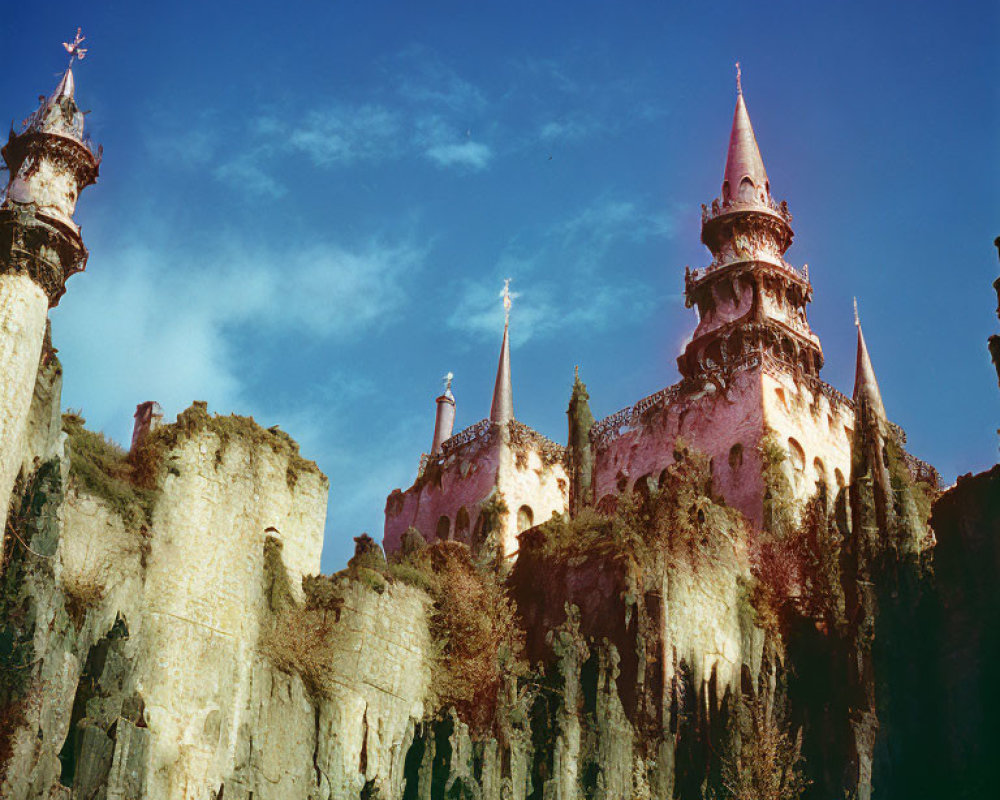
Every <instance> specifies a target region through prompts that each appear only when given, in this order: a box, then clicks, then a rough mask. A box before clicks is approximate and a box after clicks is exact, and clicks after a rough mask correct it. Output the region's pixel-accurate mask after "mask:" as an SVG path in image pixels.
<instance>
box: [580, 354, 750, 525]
mask: <svg viewBox="0 0 1000 800" xmlns="http://www.w3.org/2000/svg"><path fill="white" fill-rule="evenodd" d="M761 380H762V379H761V373H760V370H759V369H747V370H742V371H740V372H736V373H734V374H733V376H732V379H731V381H730V383H729V385H728V386H726V387H724V388H722V389H717V390H716V391H714V392H707V391H705V392H699V393H697V394H694V395H691V394H688V395H681V396H680V397H679V398H677V399H676V400H675V401H673V402H670V403H669V404H667V405H666V407H663V406H660V407H657V408H654V409H650V411H649V412H648V414H646V415H644V416H645V419H644V420H643V422H642V423H640V424H639V425H635V426H632V427H630V428H629V429H627V430H625V431H624V432H623V433H622V434H621V435H620V436H617V437H616V438H614V439H613V440H612V441H611V442H610V444H609V445H608V446H607V447H606V448H603V447H601V446H600V444H598V445H597V454H596V459H595V466H594V486H595V490H594V497H595V498H596V499H597V501H598V502H600V500H601V499H602V498H604V497H606V496H608V495H611V496H614V495H617V494H621V493H624V492H625V491H628V490H629V489H631V488H633V487H634V486H635V485H636V482H637V481H638V480H639V479H640V478H649V479H651V480H652V481H653V482H654V483H655V482H656V481H658V480H659V476H660V475H661V473H662V472H663V470H664V469H666V467H667V466H669V465H670V464H672V463H673V461H674V455H673V453H674V442H675V441H676V440H677V439H678V437H679V438H681V439H683V440H684V441H686V442H687V443H688V444H689V445H691V446H692V447H694V448H695V449H696V450H699V451H700V452H702V453H704V454H706V455H707V456H709V458H711V459H712V469H713V472H712V474H713V477H714V480H715V489H716V491H718V492H719V493H720V494H721V495H722V496H723V497H724V498H725V499H726V502H727V503H728V504H729V505H731V506H734V507H736V508H738V509H739V510H740V511H742V512H743V513H744V514H746V515H747V517H749V518H750V519H752V520H754V521H757V522H759V521H760V515H761V508H760V503H761V497H762V495H763V481H762V479H761V476H760V458H759V455H758V453H757V446H758V444H759V442H760V438H761V435H762V433H763V427H764V417H763V403H762V399H761ZM713 388H714V387H713ZM737 445H739V447H738V448H737V450H736V451H735V452H734V450H733V448H734V447H736V446H737ZM731 454H732V455H733V457H732V458H730V456H731Z"/></svg>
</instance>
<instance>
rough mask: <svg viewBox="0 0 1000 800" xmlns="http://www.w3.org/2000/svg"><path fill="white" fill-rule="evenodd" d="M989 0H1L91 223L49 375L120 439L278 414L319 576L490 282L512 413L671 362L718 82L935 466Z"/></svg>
mask: <svg viewBox="0 0 1000 800" xmlns="http://www.w3.org/2000/svg"><path fill="white" fill-rule="evenodd" d="M998 18H1000V11H998V6H997V4H996V3H985V2H984V3H962V2H954V3H949V4H941V3H933V4H932V3H920V2H913V3H908V4H906V5H905V6H903V5H897V4H884V5H882V6H878V5H876V4H872V3H822V4H820V3H763V2H762V3H746V2H741V3H729V2H721V1H720V2H715V3H712V4H710V5H705V4H696V3H671V4H667V3H610V2H601V3H598V2H582V1H581V0H577V2H572V3H570V2H566V3H555V2H550V3H516V2H510V3H503V4H486V3H469V2H464V3H445V2H439V3H422V4H416V3H402V2H399V3H385V2H367V3H343V2H331V3H296V2H286V3H281V4H276V3H271V2H257V0H247V2H242V3H211V4H209V3H202V2H187V1H186V0H177V1H176V2H173V3H170V4H155V6H154V5H153V4H147V3H136V2H124V1H123V0H114V1H112V0H101V1H98V0H94V2H89V3H80V2H76V3H68V2H48V3H44V4H40V3H18V4H16V5H15V4H12V7H11V8H8V9H5V12H4V16H3V22H2V25H3V27H2V28H0V53H2V54H3V55H2V59H3V63H4V67H5V68H4V69H3V71H2V72H0V113H3V114H6V115H7V117H8V118H9V119H12V120H20V119H22V118H24V117H25V116H26V115H27V114H28V113H29V112H30V111H32V110H33V108H34V107H35V105H36V98H37V95H38V94H39V93H41V92H46V93H47V92H48V91H50V90H51V89H52V87H53V86H54V85H55V82H56V80H57V78H58V73H59V71H60V69H61V67H62V65H63V63H64V58H63V54H62V48H61V46H60V42H62V41H64V40H66V39H68V38H70V37H71V36H72V34H73V32H74V30H75V29H76V27H77V26H78V25H80V26H82V27H83V29H84V34H85V35H86V36H87V37H88V41H87V44H88V45H90V47H91V51H90V53H89V55H88V56H87V58H86V60H85V61H84V62H83V63H82V64H81V65H80V66H79V67H78V69H77V70H76V75H77V98H78V100H79V101H80V103H81V105H82V106H83V107H84V108H88V109H90V110H91V111H92V113H91V114H90V115H89V116H88V125H89V130H90V131H91V133H92V134H93V136H94V138H95V140H96V141H98V142H100V143H102V144H103V145H104V148H105V158H104V163H103V165H102V174H101V179H100V182H99V184H98V185H97V186H95V187H91V188H90V189H88V190H87V191H86V192H85V193H84V195H83V197H82V199H81V202H80V207H79V210H78V214H77V218H78V220H79V221H80V222H81V223H82V225H83V229H84V236H85V240H86V243H87V245H88V247H89V248H90V251H91V257H90V264H89V266H88V269H87V272H86V273H85V274H83V275H79V276H76V277H74V278H73V279H72V280H71V281H70V283H69V291H68V293H67V295H66V296H65V297H64V298H63V301H62V304H61V306H60V307H59V308H58V309H57V310H56V311H55V312H53V314H52V319H53V334H54V337H55V343H56V346H57V347H58V348H59V349H60V355H61V357H62V360H63V364H64V368H65V388H64V394H63V403H64V405H65V406H67V407H73V408H82V409H83V412H84V414H85V416H86V417H87V419H88V421H89V422H90V424H91V425H92V426H93V427H95V428H99V429H103V430H104V431H105V432H107V433H108V434H109V435H110V436H112V437H114V438H116V439H118V440H119V441H126V440H127V438H128V436H129V433H130V430H131V421H132V412H133V410H134V407H135V404H136V403H138V402H140V401H143V400H147V399H157V400H159V401H160V402H161V403H162V404H163V405H164V407H165V410H166V412H167V414H168V416H170V417H172V416H173V415H174V414H176V413H177V412H178V411H180V410H182V409H183V408H184V407H186V406H187V405H188V404H189V403H190V402H191V401H192V400H196V399H198V400H207V401H208V403H209V406H210V408H211V409H212V410H214V411H218V412H230V411H235V412H238V413H243V414H252V415H253V416H254V417H256V418H257V419H258V420H259V421H260V422H261V423H262V424H264V425H274V424H280V425H281V426H282V427H283V428H284V429H285V430H287V431H289V432H290V433H291V434H292V435H293V436H294V437H295V438H296V439H298V440H299V442H300V443H301V445H302V451H303V453H304V454H305V455H306V456H308V457H310V458H314V459H316V460H317V461H318V463H319V464H320V466H321V467H322V468H323V469H324V471H325V472H326V473H327V474H328V475H329V476H330V479H331V484H332V488H331V493H330V512H329V517H328V521H327V532H326V546H325V549H324V557H323V566H324V569H325V570H328V571H329V570H333V569H337V568H339V567H340V566H341V565H342V564H343V563H344V561H345V560H346V558H347V557H348V556H349V555H350V552H351V549H352V547H353V543H352V537H354V536H356V535H358V534H359V533H360V532H361V531H364V530H367V531H371V532H372V533H373V534H374V535H376V537H380V536H381V526H382V509H383V503H384V498H385V496H386V494H387V493H388V492H389V491H390V490H391V489H392V488H393V487H396V486H403V487H405V486H407V485H409V483H410V482H411V481H412V479H413V477H414V474H415V470H416V467H417V462H418V459H419V456H420V453H421V452H422V451H424V450H426V449H427V448H428V446H429V444H430V439H431V434H432V431H433V413H434V397H435V396H436V394H437V393H438V391H439V389H440V377H441V376H442V375H443V374H444V373H445V372H447V371H449V370H451V371H453V372H454V373H455V376H456V377H455V384H454V391H455V394H456V396H457V400H458V420H457V425H458V426H459V427H464V426H465V425H468V424H471V423H473V422H475V421H477V420H479V419H481V418H482V417H484V416H486V415H487V413H488V410H489V402H490V392H491V389H492V384H493V375H494V371H495V367H496V357H497V351H498V348H499V343H500V333H501V328H502V310H501V307H500V303H499V300H498V299H497V295H498V292H499V290H500V288H501V286H502V279H503V278H504V277H508V276H510V277H512V278H513V282H512V289H513V290H514V291H515V292H517V293H518V294H519V295H520V296H519V297H518V299H517V300H516V301H515V307H514V311H513V318H512V339H513V345H514V350H513V355H512V359H513V374H514V390H515V411H516V413H517V416H518V417H519V418H520V419H521V420H522V421H524V422H526V423H527V424H529V425H531V426H533V427H535V428H537V429H538V430H540V431H542V432H543V433H545V434H547V435H549V436H551V437H553V438H555V439H557V440H559V441H565V426H566V422H565V409H566V403H567V400H568V397H569V388H570V384H571V382H572V376H573V366H574V365H575V364H579V365H580V369H581V375H582V377H583V378H584V380H585V381H586V382H587V383H588V386H589V388H590V392H591V401H592V407H593V410H594V413H595V414H596V415H597V416H598V417H601V416H604V415H606V414H609V413H611V412H613V411H615V410H617V409H618V408H621V407H623V406H626V405H629V404H631V403H633V402H634V401H636V400H638V399H639V398H641V397H643V396H645V395H646V394H649V393H651V392H653V391H656V390H657V389H659V388H661V387H663V386H666V385H668V384H671V383H673V382H675V381H676V380H677V377H678V376H677V371H676V364H675V357H676V355H677V353H678V352H679V349H680V347H681V344H682V342H683V341H684V339H685V337H686V336H687V335H688V333H689V332H690V331H691V329H692V328H693V325H694V321H695V320H694V314H693V312H692V311H690V310H686V309H685V308H684V305H683V299H682V296H681V292H682V288H683V273H684V266H685V265H691V266H692V267H696V266H702V265H704V264H706V263H707V261H708V252H707V251H706V250H705V249H704V248H703V247H702V246H701V245H700V243H699V238H698V237H699V221H700V204H701V203H703V202H710V201H711V200H712V198H713V197H715V196H716V195H717V194H718V190H719V185H720V183H721V179H722V170H723V164H724V157H725V148H726V143H727V140H728V135H729V126H730V122H731V119H732V111H733V104H734V102H735V91H734V77H733V62H734V61H736V60H740V61H741V62H742V64H743V82H744V89H745V93H746V98H747V102H748V107H749V109H750V114H751V117H752V119H753V123H754V127H755V129H756V132H757V138H758V141H759V143H760V146H761V150H762V153H763V157H764V161H765V164H766V166H767V170H768V174H769V177H770V180H771V186H772V189H773V191H774V194H775V196H776V197H778V198H779V199H782V198H783V199H787V201H788V203H789V206H790V209H791V211H792V213H793V214H794V216H795V221H794V227H795V232H796V240H795V244H794V245H793V247H792V249H791V251H790V252H789V254H788V257H789V259H790V260H791V261H792V262H793V263H796V264H800V265H801V264H802V263H803V262H808V263H809V266H810V276H811V278H812V280H813V285H814V291H815V294H814V300H813V303H812V306H811V308H810V311H809V317H810V322H811V324H812V326H813V328H814V330H816V331H817V333H818V334H819V335H820V337H821V339H822V342H823V346H824V351H825V354H826V361H827V363H826V367H825V368H824V377H825V378H826V380H828V381H829V382H830V383H832V384H833V385H834V386H836V387H838V388H840V389H841V390H844V391H847V392H849V391H850V389H851V383H852V380H853V367H854V344H855V339H854V335H855V334H854V329H853V326H852V312H851V298H852V296H854V295H857V297H858V301H859V305H860V308H861V314H862V319H863V322H864V325H865V333H866V338H867V340H868V342H869V347H870V349H871V352H872V358H873V361H874V363H875V368H876V371H877V374H878V377H879V380H880V383H881V386H882V392H883V395H884V398H885V403H886V406H887V409H888V411H889V414H890V416H891V417H892V418H893V419H894V420H895V421H897V422H898V423H900V424H901V425H903V427H904V428H905V429H906V430H907V432H908V434H909V438H910V448H911V449H912V451H913V452H914V453H915V454H917V455H919V456H921V457H923V458H925V459H927V460H929V461H931V462H932V463H934V464H935V465H936V466H937V467H938V468H939V469H940V470H941V471H942V473H943V474H944V475H945V477H946V479H948V480H949V481H950V480H952V479H954V477H955V475H956V474H961V473H964V472H967V471H973V470H979V469H982V468H984V467H986V466H988V465H990V464H992V463H993V462H994V461H996V456H997V436H996V429H997V427H998V424H1000V413H998V410H1000V407H998V396H997V393H996V390H997V387H996V376H995V374H994V373H993V372H992V367H991V365H990V363H989V357H988V355H987V352H986V346H985V339H986V336H987V335H988V334H989V333H990V332H993V331H995V330H996V319H995V317H994V316H993V309H994V298H993V297H992V296H991V295H992V290H991V288H990V283H991V282H992V280H993V278H994V277H995V276H996V275H997V273H998V264H997V258H996V253H995V250H994V249H993V245H992V240H993V238H994V236H996V235H998V234H1000V195H998V191H997V187H998V185H1000V184H998V177H1000V169H998V168H1000V164H998V158H1000V147H998V144H1000V118H998V110H997V109H998V108H1000V103H998V100H1000V97H998V94H1000V88H998V87H1000V84H998V81H997V79H996V78H997V75H1000V50H998V49H997V48H996V46H995V39H996V34H997V31H998V30H1000V26H998V22H1000V19H998Z"/></svg>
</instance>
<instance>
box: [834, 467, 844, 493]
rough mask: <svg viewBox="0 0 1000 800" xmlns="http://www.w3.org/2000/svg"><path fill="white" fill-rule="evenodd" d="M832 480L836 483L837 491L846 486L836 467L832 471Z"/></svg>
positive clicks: (838, 468)
mask: <svg viewBox="0 0 1000 800" xmlns="http://www.w3.org/2000/svg"><path fill="white" fill-rule="evenodd" d="M833 479H834V480H835V481H837V488H839V489H843V488H844V486H845V485H846V482H845V481H844V473H843V472H841V471H840V467H837V468H836V469H835V470H834V471H833Z"/></svg>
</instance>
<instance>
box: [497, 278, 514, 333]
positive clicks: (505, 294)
mask: <svg viewBox="0 0 1000 800" xmlns="http://www.w3.org/2000/svg"><path fill="white" fill-rule="evenodd" d="M500 296H501V297H502V298H503V321H504V325H506V324H507V323H509V322H510V303H511V293H510V278H506V279H505V280H504V282H503V291H502V292H501V293H500Z"/></svg>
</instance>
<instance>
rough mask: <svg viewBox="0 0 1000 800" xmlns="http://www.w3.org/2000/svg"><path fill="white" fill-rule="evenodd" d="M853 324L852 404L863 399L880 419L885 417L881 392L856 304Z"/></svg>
mask: <svg viewBox="0 0 1000 800" xmlns="http://www.w3.org/2000/svg"><path fill="white" fill-rule="evenodd" d="M854 324H855V325H856V326H857V328H858V357H857V363H856V366H855V368H854V406H855V408H857V407H858V405H859V403H860V402H861V401H865V402H867V403H868V406H869V407H870V408H871V409H872V411H874V412H875V413H876V414H877V415H878V416H879V417H881V418H882V419H885V406H884V405H883V404H882V393H881V392H880V391H879V388H878V381H877V380H876V378H875V369H874V368H873V367H872V360H871V356H870V355H868V345H867V344H866V343H865V335H864V333H863V332H862V331H861V320H860V319H859V318H858V315H857V304H855V306H854Z"/></svg>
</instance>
